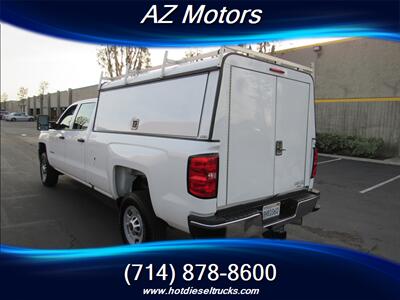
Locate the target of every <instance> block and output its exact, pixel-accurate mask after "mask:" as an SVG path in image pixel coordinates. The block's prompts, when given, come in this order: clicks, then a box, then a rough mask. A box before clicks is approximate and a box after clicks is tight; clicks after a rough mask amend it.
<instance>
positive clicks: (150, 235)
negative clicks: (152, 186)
mask: <svg viewBox="0 0 400 300" xmlns="http://www.w3.org/2000/svg"><path fill="white" fill-rule="evenodd" d="M119 221H120V230H121V235H122V239H123V241H124V243H126V244H139V243H143V242H150V241H157V240H162V239H164V238H165V231H166V224H165V223H164V222H163V221H162V220H161V219H159V218H158V217H157V216H156V215H155V213H154V211H153V207H152V205H151V200H150V195H149V192H148V191H136V192H134V193H129V194H128V195H126V196H125V197H124V199H123V200H122V203H121V208H120V218H119Z"/></svg>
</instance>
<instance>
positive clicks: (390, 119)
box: [276, 39, 400, 156]
mask: <svg viewBox="0 0 400 300" xmlns="http://www.w3.org/2000/svg"><path fill="white" fill-rule="evenodd" d="M276 56H279V57H281V58H284V59H287V60H290V61H294V62H297V63H300V64H303V65H308V66H310V65H311V64H312V63H314V66H315V95H316V99H317V101H316V114H317V131H318V132H330V133H339V134H346V135H357V136H362V137H380V138H382V139H383V140H384V141H385V149H384V152H385V154H386V155H399V156H400V43H395V42H389V41H383V40H372V39H351V40H347V41H338V42H334V43H331V44H326V45H324V44H321V49H320V51H315V50H314V47H313V46H311V47H302V48H299V49H291V50H288V51H282V52H278V53H276Z"/></svg>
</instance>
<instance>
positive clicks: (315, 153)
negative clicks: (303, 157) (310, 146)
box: [311, 148, 318, 178]
mask: <svg viewBox="0 0 400 300" xmlns="http://www.w3.org/2000/svg"><path fill="white" fill-rule="evenodd" d="M317 165H318V149H317V148H314V159H313V164H312V172H311V178H314V177H315V176H316V175H317Z"/></svg>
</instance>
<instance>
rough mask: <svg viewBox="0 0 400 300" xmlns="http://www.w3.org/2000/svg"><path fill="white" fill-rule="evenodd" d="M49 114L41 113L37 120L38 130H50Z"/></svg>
mask: <svg viewBox="0 0 400 300" xmlns="http://www.w3.org/2000/svg"><path fill="white" fill-rule="evenodd" d="M49 123H50V122H49V116H48V115H40V116H38V117H37V120H36V128H37V130H41V131H43V130H49V128H50V126H49Z"/></svg>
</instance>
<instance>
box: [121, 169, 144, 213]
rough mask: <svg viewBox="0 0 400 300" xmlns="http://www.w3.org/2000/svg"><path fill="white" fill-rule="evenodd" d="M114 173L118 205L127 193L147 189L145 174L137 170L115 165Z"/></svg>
mask: <svg viewBox="0 0 400 300" xmlns="http://www.w3.org/2000/svg"><path fill="white" fill-rule="evenodd" d="M114 174H115V188H116V191H117V194H118V200H117V203H118V206H119V205H120V204H121V200H122V198H123V197H124V196H125V195H126V194H127V193H129V192H134V191H140V190H148V189H149V186H148V182H147V177H146V175H145V174H144V173H143V172H141V171H139V170H135V169H132V168H127V167H122V166H117V167H115V173H114Z"/></svg>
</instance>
